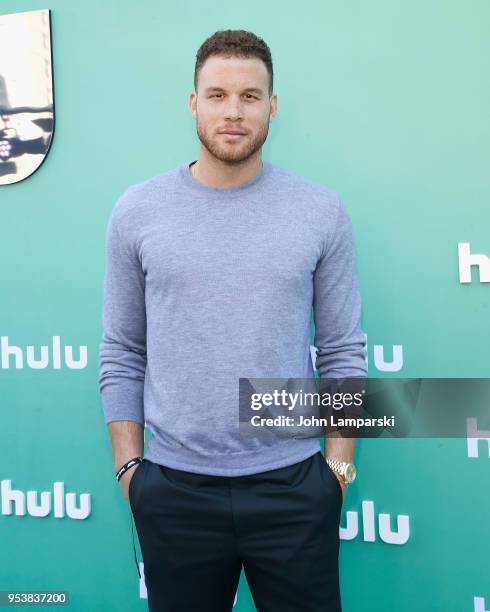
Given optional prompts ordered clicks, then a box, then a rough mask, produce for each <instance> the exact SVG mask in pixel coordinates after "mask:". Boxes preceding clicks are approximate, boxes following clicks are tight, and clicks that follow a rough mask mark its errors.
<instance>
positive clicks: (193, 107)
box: [189, 91, 197, 118]
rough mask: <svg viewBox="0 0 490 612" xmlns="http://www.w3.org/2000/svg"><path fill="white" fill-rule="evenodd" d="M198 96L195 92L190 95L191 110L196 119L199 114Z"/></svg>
mask: <svg viewBox="0 0 490 612" xmlns="http://www.w3.org/2000/svg"><path fill="white" fill-rule="evenodd" d="M196 107H197V94H196V92H195V91H193V92H192V93H191V94H190V95H189V109H190V111H191V113H192V114H193V116H194V118H196V113H197V108H196Z"/></svg>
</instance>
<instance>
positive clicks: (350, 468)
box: [345, 463, 356, 482]
mask: <svg viewBox="0 0 490 612" xmlns="http://www.w3.org/2000/svg"><path fill="white" fill-rule="evenodd" d="M355 478H356V468H355V466H354V464H352V463H349V464H348V465H347V467H346V468H345V479H346V480H347V482H352V481H353V480H355Z"/></svg>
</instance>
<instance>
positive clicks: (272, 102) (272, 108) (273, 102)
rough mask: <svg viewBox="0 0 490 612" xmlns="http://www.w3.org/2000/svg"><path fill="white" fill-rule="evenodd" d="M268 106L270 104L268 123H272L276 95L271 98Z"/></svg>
mask: <svg viewBox="0 0 490 612" xmlns="http://www.w3.org/2000/svg"><path fill="white" fill-rule="evenodd" d="M270 104H271V113H270V116H269V123H271V122H272V120H273V119H274V117H275V116H276V114H277V96H276V94H274V95H273V96H271V102H270Z"/></svg>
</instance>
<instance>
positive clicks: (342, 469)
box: [325, 459, 357, 485]
mask: <svg viewBox="0 0 490 612" xmlns="http://www.w3.org/2000/svg"><path fill="white" fill-rule="evenodd" d="M325 461H326V462H327V463H328V465H329V466H330V467H331V468H332V470H333V471H334V472H335V473H336V474H338V475H339V476H340V480H341V481H342V483H343V484H345V485H348V484H350V483H351V482H353V481H354V480H355V479H356V473H357V471H356V466H355V465H354V464H353V463H347V462H346V461H339V460H338V459H325Z"/></svg>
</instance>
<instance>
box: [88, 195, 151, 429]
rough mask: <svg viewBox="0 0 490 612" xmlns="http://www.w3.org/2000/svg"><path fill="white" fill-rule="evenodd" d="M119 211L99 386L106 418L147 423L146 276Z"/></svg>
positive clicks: (112, 226)
mask: <svg viewBox="0 0 490 612" xmlns="http://www.w3.org/2000/svg"><path fill="white" fill-rule="evenodd" d="M123 198H124V196H123ZM116 212H117V206H116V207H115V208H114V210H113V211H112V214H111V217H110V219H109V223H108V225H107V232H106V268H105V277H104V297H103V314H102V320H103V335H102V340H101V342H100V345H99V391H100V395H101V399H102V405H103V411H104V418H105V422H106V423H109V422H110V421H136V422H137V423H140V424H141V425H143V426H144V424H145V419H144V404H143V392H144V381H145V371H146V309H145V276H144V273H143V270H142V268H141V263H140V260H139V258H138V256H137V253H136V252H134V251H135V249H133V252H132V251H131V249H130V245H129V244H128V240H127V238H126V237H125V235H124V233H121V231H120V228H119V226H118V219H117V214H116Z"/></svg>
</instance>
